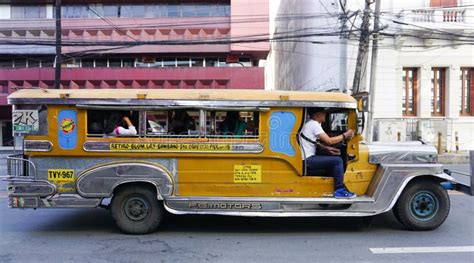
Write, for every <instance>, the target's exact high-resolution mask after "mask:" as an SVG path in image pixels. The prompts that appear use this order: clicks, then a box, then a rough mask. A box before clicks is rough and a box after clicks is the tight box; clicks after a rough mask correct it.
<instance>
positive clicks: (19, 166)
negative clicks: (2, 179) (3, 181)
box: [6, 154, 36, 179]
mask: <svg viewBox="0 0 474 263" xmlns="http://www.w3.org/2000/svg"><path fill="white" fill-rule="evenodd" d="M6 159H7V176H6V177H8V178H11V177H18V178H25V179H26V178H27V179H36V166H35V164H34V163H33V162H31V161H30V160H28V159H25V158H23V154H15V155H10V156H8V157H7V158H6Z"/></svg>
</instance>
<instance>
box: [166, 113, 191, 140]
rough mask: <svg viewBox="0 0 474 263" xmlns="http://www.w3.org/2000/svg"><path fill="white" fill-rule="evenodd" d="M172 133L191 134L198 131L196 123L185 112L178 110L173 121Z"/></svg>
mask: <svg viewBox="0 0 474 263" xmlns="http://www.w3.org/2000/svg"><path fill="white" fill-rule="evenodd" d="M170 128H171V129H170V131H171V132H173V134H176V135H182V134H189V131H192V130H195V129H196V123H195V122H194V120H193V118H191V116H189V114H188V112H187V111H185V110H176V111H175V112H174V116H173V119H172V120H171V125H170Z"/></svg>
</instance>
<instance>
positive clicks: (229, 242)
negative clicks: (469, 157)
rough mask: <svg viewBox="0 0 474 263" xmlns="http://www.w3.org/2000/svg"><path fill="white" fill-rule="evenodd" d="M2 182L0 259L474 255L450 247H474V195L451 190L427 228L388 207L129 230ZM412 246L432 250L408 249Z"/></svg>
mask: <svg viewBox="0 0 474 263" xmlns="http://www.w3.org/2000/svg"><path fill="white" fill-rule="evenodd" d="M466 167H467V166H452V167H451V169H455V168H456V169H458V170H461V171H462V170H463V169H466ZM2 169H3V170H2ZM4 169H5V168H4V167H2V166H0V173H2V172H4ZM2 190H4V188H0V262H41V261H43V262H381V261H389V262H474V252H448V251H449V250H459V249H460V248H461V249H462V248H464V249H466V248H467V250H469V251H474V250H473V249H474V197H469V196H466V195H462V194H458V193H451V194H450V197H451V213H450V215H449V217H448V219H447V220H446V222H445V223H444V224H443V225H442V226H441V227H440V228H438V229H437V230H434V231H428V232H413V231H407V230H404V229H403V227H402V226H401V225H400V224H399V223H398V222H397V221H396V219H395V218H394V216H393V215H392V213H386V214H382V215H379V216H376V217H374V219H373V221H372V223H371V224H370V225H367V224H365V223H364V221H363V220H362V219H360V218H239V217H220V216H173V215H168V216H167V218H166V221H165V222H164V223H163V224H162V226H161V227H160V229H159V231H157V232H156V233H153V234H150V235H143V236H130V235H124V234H121V233H120V232H119V230H118V229H117V228H116V227H115V225H114V221H113V220H112V218H111V217H110V216H109V214H108V212H107V211H106V210H104V209H77V210H75V209H48V210H46V209H43V210H18V209H8V208H7V200H6V198H5V192H3V191H2ZM431 247H435V248H431ZM386 248H401V249H398V250H397V251H398V252H399V253H396V254H386V253H383V251H385V250H384V249H386ZM413 248H415V249H420V248H421V249H423V250H427V251H429V253H407V249H408V250H410V249H413ZM377 251H379V252H380V251H382V254H378V253H377ZM443 251H444V252H443ZM408 252H409V251H408Z"/></svg>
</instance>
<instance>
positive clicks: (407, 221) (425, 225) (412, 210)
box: [393, 180, 450, 231]
mask: <svg viewBox="0 0 474 263" xmlns="http://www.w3.org/2000/svg"><path fill="white" fill-rule="evenodd" d="M449 207H450V201H449V195H448V193H447V192H446V190H444V189H443V188H442V187H441V185H440V184H439V183H436V182H434V181H428V180H416V181H414V182H411V183H410V184H409V185H408V186H407V187H406V188H405V189H404V190H403V192H402V194H401V195H400V197H399V198H398V201H397V203H396V205H395V207H394V208H393V212H394V214H395V217H396V218H397V219H398V221H400V223H401V224H402V225H404V226H405V227H406V228H407V229H409V230H417V231H423V230H433V229H436V228H438V227H439V226H440V225H441V224H443V222H444V221H445V220H446V218H447V217H448V214H449Z"/></svg>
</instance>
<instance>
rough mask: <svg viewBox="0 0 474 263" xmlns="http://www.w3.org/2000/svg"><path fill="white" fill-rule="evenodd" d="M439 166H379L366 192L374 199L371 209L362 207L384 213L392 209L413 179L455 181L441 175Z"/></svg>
mask: <svg viewBox="0 0 474 263" xmlns="http://www.w3.org/2000/svg"><path fill="white" fill-rule="evenodd" d="M442 168H443V166H442V165H441V164H381V165H380V166H379V167H378V168H377V171H376V173H375V175H374V177H375V178H374V179H373V180H372V183H371V184H370V186H369V189H368V191H367V194H368V196H371V197H373V198H374V200H375V202H374V203H373V204H372V205H371V207H364V208H365V209H370V210H372V211H376V213H377V214H379V213H384V212H387V211H389V210H390V209H392V208H393V206H394V205H395V204H396V202H397V201H398V198H399V197H400V195H401V194H402V192H403V190H404V189H405V187H406V186H407V185H408V183H410V182H411V181H412V180H413V179H415V178H420V177H427V178H430V177H431V178H432V179H433V180H438V181H455V179H454V178H453V177H451V176H449V175H447V174H444V173H443V169H442Z"/></svg>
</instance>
